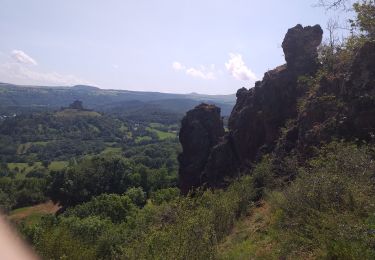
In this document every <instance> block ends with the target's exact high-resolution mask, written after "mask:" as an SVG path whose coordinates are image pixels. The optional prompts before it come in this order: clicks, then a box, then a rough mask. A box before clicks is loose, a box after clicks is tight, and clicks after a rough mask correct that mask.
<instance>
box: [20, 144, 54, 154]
mask: <svg viewBox="0 0 375 260" xmlns="http://www.w3.org/2000/svg"><path fill="white" fill-rule="evenodd" d="M47 143H48V142H46V141H38V142H27V143H23V144H20V145H19V146H18V147H17V154H25V153H27V151H28V150H29V149H30V148H31V147H32V146H33V145H46V144H47Z"/></svg>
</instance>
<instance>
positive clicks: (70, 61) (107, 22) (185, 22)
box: [0, 0, 347, 94]
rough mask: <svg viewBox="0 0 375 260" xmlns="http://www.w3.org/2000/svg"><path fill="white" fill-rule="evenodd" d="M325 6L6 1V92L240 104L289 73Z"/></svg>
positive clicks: (1, 77)
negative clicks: (243, 96)
mask: <svg viewBox="0 0 375 260" xmlns="http://www.w3.org/2000/svg"><path fill="white" fill-rule="evenodd" d="M316 2H317V1H316V0H285V1H280V0H263V1H253V0H63V1H61V0H60V1H58V0H0V35H1V40H0V82H7V83H15V84H26V85H45V86H46V85H47V86H72V85H77V84H86V85H93V86H98V87H100V88H104V89H127V90H137V91H159V92H170V93H191V92H197V93H204V94H231V93H235V92H236V90H237V89H238V88H241V87H246V88H251V87H253V85H254V82H255V81H256V80H260V79H262V77H263V74H264V73H265V72H266V71H267V70H269V69H272V68H274V67H276V66H278V65H281V64H283V63H285V61H284V57H283V52H282V48H281V43H282V40H283V38H284V35H285V33H286V32H287V30H288V28H291V27H293V26H295V25H296V24H298V23H300V24H302V25H303V26H307V25H315V24H320V25H321V26H322V28H323V29H325V27H326V24H327V21H328V19H329V18H332V17H335V18H337V17H338V15H340V19H343V17H344V16H346V15H347V14H346V13H345V14H343V13H341V14H337V12H327V11H325V10H324V9H322V8H317V7H314V5H315V4H316Z"/></svg>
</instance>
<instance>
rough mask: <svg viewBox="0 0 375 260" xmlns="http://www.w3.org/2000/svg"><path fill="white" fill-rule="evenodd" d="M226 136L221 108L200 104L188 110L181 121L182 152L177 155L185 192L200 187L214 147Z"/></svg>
mask: <svg viewBox="0 0 375 260" xmlns="http://www.w3.org/2000/svg"><path fill="white" fill-rule="evenodd" d="M223 135H224V127H223V120H222V118H221V117H220V108H218V107H216V106H215V105H208V104H201V105H198V106H196V107H195V108H194V109H192V110H190V111H189V112H187V114H186V116H185V117H184V118H183V120H182V122H181V130H180V134H179V139H180V142H181V145H182V153H181V154H180V155H179V157H178V161H179V163H180V169H179V187H180V189H181V192H182V193H184V194H186V193H188V191H189V190H190V189H191V188H194V187H199V186H201V185H202V184H203V183H204V182H205V180H203V179H202V172H203V170H204V167H205V165H206V163H207V160H208V157H209V155H210V152H211V149H212V147H213V146H215V145H216V144H218V143H219V141H220V138H221V137H222V136H223Z"/></svg>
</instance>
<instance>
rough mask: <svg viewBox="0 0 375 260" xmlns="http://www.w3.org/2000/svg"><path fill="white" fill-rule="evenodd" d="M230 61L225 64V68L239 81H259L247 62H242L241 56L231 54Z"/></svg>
mask: <svg viewBox="0 0 375 260" xmlns="http://www.w3.org/2000/svg"><path fill="white" fill-rule="evenodd" d="M229 56H230V59H229V61H228V62H227V63H225V67H226V68H227V70H228V71H229V73H230V74H231V75H232V76H233V77H234V78H235V79H238V80H253V81H255V80H257V77H256V75H255V74H254V72H252V71H251V69H249V68H248V67H247V66H246V64H245V62H244V61H243V60H242V56H241V54H238V53H230V54H229Z"/></svg>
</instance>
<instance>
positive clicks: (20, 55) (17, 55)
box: [12, 50, 38, 66]
mask: <svg viewBox="0 0 375 260" xmlns="http://www.w3.org/2000/svg"><path fill="white" fill-rule="evenodd" d="M12 58H13V59H14V60H15V61H17V62H18V63H22V64H27V65H34V66H36V65H38V63H37V62H36V61H35V60H34V59H33V58H31V57H30V56H29V55H27V54H26V53H25V52H23V51H21V50H13V51H12Z"/></svg>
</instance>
